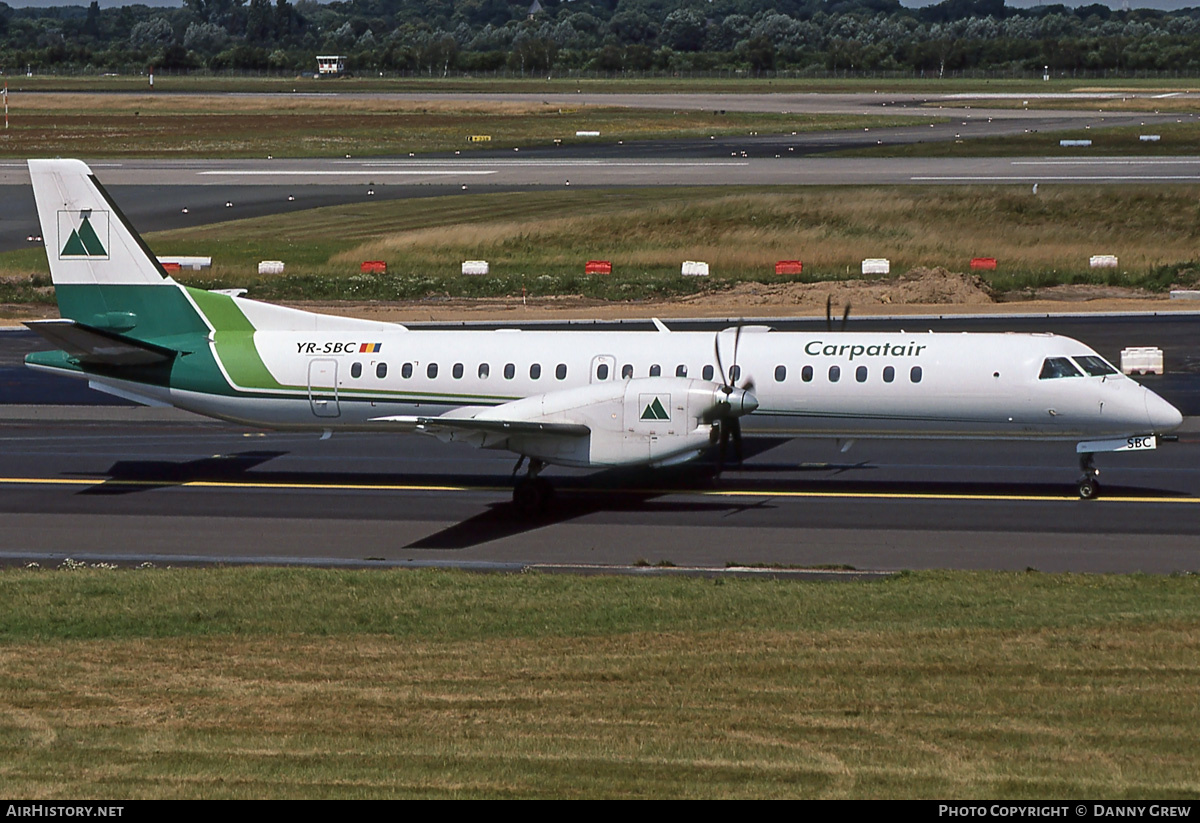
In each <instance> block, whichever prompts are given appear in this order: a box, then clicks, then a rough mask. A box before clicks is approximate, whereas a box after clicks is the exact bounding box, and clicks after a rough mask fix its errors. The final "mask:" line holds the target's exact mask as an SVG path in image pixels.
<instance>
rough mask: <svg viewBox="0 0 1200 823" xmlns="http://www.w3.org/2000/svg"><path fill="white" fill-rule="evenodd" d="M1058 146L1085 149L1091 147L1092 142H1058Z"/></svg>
mask: <svg viewBox="0 0 1200 823" xmlns="http://www.w3.org/2000/svg"><path fill="white" fill-rule="evenodd" d="M1058 145H1060V146H1067V147H1070V146H1082V147H1084V148H1086V147H1087V146H1090V145H1092V141H1091V140H1059V141H1058Z"/></svg>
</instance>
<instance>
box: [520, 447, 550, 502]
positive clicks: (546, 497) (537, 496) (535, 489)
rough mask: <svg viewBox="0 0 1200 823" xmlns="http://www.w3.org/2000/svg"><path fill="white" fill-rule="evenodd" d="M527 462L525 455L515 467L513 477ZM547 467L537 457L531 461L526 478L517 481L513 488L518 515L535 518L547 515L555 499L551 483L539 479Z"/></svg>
mask: <svg viewBox="0 0 1200 823" xmlns="http://www.w3.org/2000/svg"><path fill="white" fill-rule="evenodd" d="M524 462H525V455H521V458H520V459H519V460H518V461H517V465H516V466H514V467H513V476H514V477H515V476H516V474H517V472H519V471H520V470H521V465H522V464H523V463H524ZM545 467H546V464H545V462H543V461H541V460H538V459H537V458H536V457H534V458H531V459H530V461H529V470H528V471H527V472H526V473H525V476H524V477H522V478H521V479H520V480H518V481H517V484H516V485H515V486H513V508H515V509H516V510H517V513H518V514H520V515H522V516H524V517H535V516H537V515H539V514H543V513H545V511H546V509H547V508H548V507H549V505H550V501H551V500H553V499H554V487H553V486H552V485H550V481H549V480H546V479H545V478H541V477H538V473H539V472H541V470H542V469H544V468H545Z"/></svg>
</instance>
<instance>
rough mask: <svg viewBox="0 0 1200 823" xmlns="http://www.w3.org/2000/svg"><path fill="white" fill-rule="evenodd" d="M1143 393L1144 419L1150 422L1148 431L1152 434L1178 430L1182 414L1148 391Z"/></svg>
mask: <svg viewBox="0 0 1200 823" xmlns="http://www.w3.org/2000/svg"><path fill="white" fill-rule="evenodd" d="M1145 391H1146V417H1147V418H1148V419H1149V421H1150V430H1151V431H1153V432H1169V431H1172V430H1174V429H1177V428H1179V425H1180V424H1181V423H1182V422H1183V414H1182V413H1181V412H1180V411H1179V409H1177V408H1175V407H1174V406H1172V405H1171V404H1170V403H1168V402H1167V401H1166V400H1163V399H1162V398H1161V397H1159V396H1158V395H1157V394H1155V393H1154V392H1152V391H1150V390H1149V389H1146V390H1145Z"/></svg>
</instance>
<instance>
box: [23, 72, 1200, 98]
mask: <svg viewBox="0 0 1200 823" xmlns="http://www.w3.org/2000/svg"><path fill="white" fill-rule="evenodd" d="M313 68H314V69H315V68H316V66H315V65H314V66H313ZM8 82H9V87H10V89H12V90H14V91H55V92H61V91H89V92H90V91H119V92H137V91H148V90H149V79H148V78H147V77H146V76H145V75H137V74H133V75H92V76H84V75H40V74H39V75H35V76H33V77H25V76H23V75H19V74H18V75H13V76H10V77H9V78H8ZM1195 89H1200V78H1186V77H1182V78H1117V77H1114V78H1104V79H1099V78H1092V79H1076V78H1054V79H1052V80H1050V81H1046V82H1044V81H1043V80H1042V79H1041V77H1040V76H1037V77H1024V78H972V77H946V78H937V77H933V76H928V77H921V76H913V75H905V76H895V77H770V78H759V77H749V76H744V75H727V76H724V77H691V76H674V77H642V76H636V75H627V76H615V75H614V76H612V77H571V76H567V75H561V74H560V75H557V76H551V77H546V76H544V75H543V76H536V77H534V76H529V77H472V76H466V75H460V76H451V77H369V76H358V77H342V78H338V79H335V80H331V79H328V78H326V79H321V80H316V79H314V78H313V76H312V73H311V72H309V73H306V74H301V75H294V76H286V77H250V76H246V77H233V76H203V75H187V76H171V75H165V74H162V73H161V72H160V73H159V74H157V75H156V76H155V90H156V91H158V92H188V93H195V92H214V93H215V92H222V93H223V92H279V93H291V92H292V91H293V90H295V91H296V92H307V93H313V92H316V93H325V94H329V93H337V94H361V93H371V92H375V93H379V92H410V93H417V94H420V93H432V92H470V93H488V92H491V93H499V92H532V93H537V92H554V93H574V92H576V91H587V92H592V93H597V92H599V93H604V92H614V93H635V94H636V93H643V94H652V93H670V92H690V93H704V92H725V93H739V94H771V93H782V92H788V93H801V92H817V93H822V94H836V93H846V92H875V91H878V92H881V93H882V92H891V93H897V94H899V93H912V94H921V93H929V94H969V93H998V92H1006V93H1018V92H1025V93H1027V94H1037V93H1054V92H1069V91H1093V90H1095V91H1123V90H1125V91H1130V92H1137V93H1150V94H1153V93H1159V94H1170V93H1172V92H1181V91H1190V90H1195Z"/></svg>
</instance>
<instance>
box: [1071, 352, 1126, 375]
mask: <svg viewBox="0 0 1200 823" xmlns="http://www.w3.org/2000/svg"><path fill="white" fill-rule="evenodd" d="M1075 362H1076V363H1078V364H1079V365H1080V366H1082V367H1083V370H1084V371H1085V372H1087V373H1088V374H1090V375H1091V376H1092V377H1104V376H1105V375H1107V374H1118V373H1119V372H1117V370H1116V369H1114V368H1113V367H1112V366H1111V365H1110V364H1109V363H1108V361H1107V360H1105V359H1104V358H1103V357H1095V356H1093V355H1090V354H1089V355H1084V356H1083V357H1076V358H1075Z"/></svg>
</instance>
